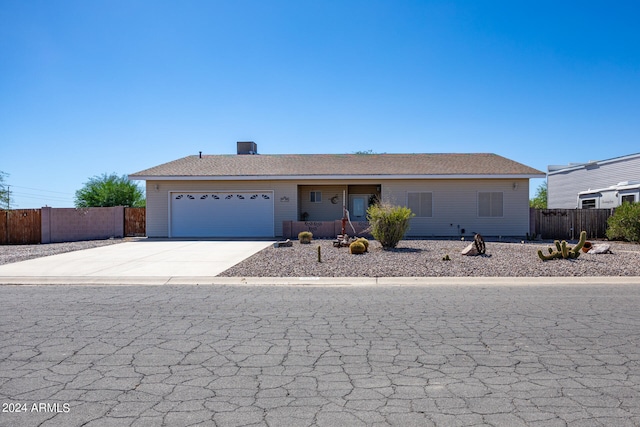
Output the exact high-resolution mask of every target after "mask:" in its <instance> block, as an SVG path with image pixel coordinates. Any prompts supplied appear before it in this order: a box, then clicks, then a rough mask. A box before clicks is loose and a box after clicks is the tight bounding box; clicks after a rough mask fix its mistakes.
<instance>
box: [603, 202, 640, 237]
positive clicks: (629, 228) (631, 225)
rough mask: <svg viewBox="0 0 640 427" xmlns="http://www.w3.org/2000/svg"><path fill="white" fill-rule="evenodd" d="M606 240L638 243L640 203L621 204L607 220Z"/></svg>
mask: <svg viewBox="0 0 640 427" xmlns="http://www.w3.org/2000/svg"><path fill="white" fill-rule="evenodd" d="M607 238H608V239H609V240H626V241H628V242H640V203H623V204H622V205H621V206H618V207H617V208H616V211H615V212H614V214H613V215H612V216H610V217H609V219H608V220H607Z"/></svg>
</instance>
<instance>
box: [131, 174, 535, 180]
mask: <svg viewBox="0 0 640 427" xmlns="http://www.w3.org/2000/svg"><path fill="white" fill-rule="evenodd" d="M545 177H546V174H543V173H541V174H468V175H467V174H455V175H447V174H444V175H443V174H440V175H406V174H404V175H179V176H176V175H162V176H158V175H129V179H130V180H136V181H269V180H271V181H297V180H314V179H316V180H349V179H371V180H381V179H393V180H396V179H533V178H545Z"/></svg>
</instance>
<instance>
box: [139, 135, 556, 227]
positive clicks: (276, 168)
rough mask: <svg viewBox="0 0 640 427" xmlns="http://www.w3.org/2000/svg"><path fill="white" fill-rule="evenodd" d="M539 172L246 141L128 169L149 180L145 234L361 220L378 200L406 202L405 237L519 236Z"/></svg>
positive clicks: (500, 160) (452, 158) (508, 164)
mask: <svg viewBox="0 0 640 427" xmlns="http://www.w3.org/2000/svg"><path fill="white" fill-rule="evenodd" d="M542 177H544V173H543V172H541V171H539V170H536V169H533V168H531V167H529V166H525V165H523V164H521V163H517V162H515V161H513V160H509V159H506V158H504V157H501V156H498V155H495V154H487V153H474V154H301V155H296V154H292V155H264V154H257V146H256V144H255V143H253V142H240V143H238V154H237V155H197V156H189V157H185V158H182V159H178V160H175V161H172V162H169V163H166V164H163V165H159V166H155V167H152V168H150V169H147V170H143V171H140V172H137V173H135V174H132V175H130V176H129V178H130V179H136V180H145V181H146V190H147V192H146V195H147V236H149V237H276V236H284V235H286V234H287V230H286V229H285V228H286V227H285V225H287V224H289V223H292V222H305V223H306V222H313V224H314V226H318V227H320V226H322V225H323V223H325V222H329V223H330V224H333V223H334V222H335V221H336V220H338V221H339V220H340V219H341V218H342V216H343V206H345V207H346V208H347V209H348V210H349V212H350V219H351V220H353V222H365V221H366V210H367V208H368V206H369V205H370V204H371V203H373V202H374V201H375V200H382V201H388V202H391V203H394V204H398V205H406V206H408V207H410V208H411V210H412V211H413V212H414V213H415V214H416V216H415V217H414V218H412V220H411V229H410V230H409V233H408V235H410V236H460V235H473V234H472V233H474V232H477V233H481V234H483V235H487V236H498V235H501V236H524V235H525V234H526V233H527V232H528V231H529V179H531V178H542ZM331 230H333V229H331ZM330 234H333V231H331V233H330ZM314 235H315V233H314ZM333 235H334V236H335V234H333Z"/></svg>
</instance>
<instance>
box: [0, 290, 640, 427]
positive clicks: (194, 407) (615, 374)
mask: <svg viewBox="0 0 640 427" xmlns="http://www.w3.org/2000/svg"><path fill="white" fill-rule="evenodd" d="M461 283H463V281H462V280H461ZM0 301H1V302H2V309H1V313H0V402H2V412H0V425H1V426H12V427H14V426H87V427H95V426H162V425H166V426H187V425H188V426H192V425H203V426H254V425H256V426H258V425H269V426H310V425H318V426H332V427H333V426H386V425H399V426H412V425H415V426H431V425H437V426H482V425H487V426H509V427H517V426H580V427H584V426H638V425H640V310H639V307H640V284H638V285H611V284H609V285H606V286H602V285H592V284H589V285H584V286H579V285H556V286H530V285H520V286H478V285H475V286H464V285H458V286H456V285H444V286H440V285H431V286H313V285H300V286H237V285H234V286H220V285H209V286H100V287H90V286H1V287H0Z"/></svg>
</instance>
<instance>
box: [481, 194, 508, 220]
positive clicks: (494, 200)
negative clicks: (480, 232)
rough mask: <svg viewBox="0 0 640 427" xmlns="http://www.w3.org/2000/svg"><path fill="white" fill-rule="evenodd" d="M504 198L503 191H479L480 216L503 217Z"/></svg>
mask: <svg viewBox="0 0 640 427" xmlns="http://www.w3.org/2000/svg"><path fill="white" fill-rule="evenodd" d="M503 198H504V197H503V193H501V192H492V193H478V216H480V217H502V216H503Z"/></svg>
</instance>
